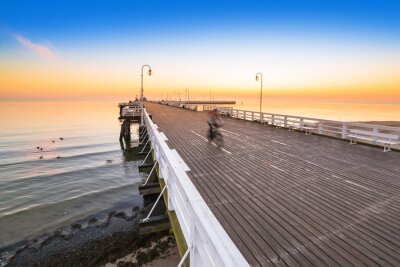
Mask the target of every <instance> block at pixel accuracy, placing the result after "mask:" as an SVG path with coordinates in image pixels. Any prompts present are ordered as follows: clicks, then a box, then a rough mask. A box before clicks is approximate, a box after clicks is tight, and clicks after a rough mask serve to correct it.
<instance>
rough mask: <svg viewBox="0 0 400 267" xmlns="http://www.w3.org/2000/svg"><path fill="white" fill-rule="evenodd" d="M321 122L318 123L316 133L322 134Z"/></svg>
mask: <svg viewBox="0 0 400 267" xmlns="http://www.w3.org/2000/svg"><path fill="white" fill-rule="evenodd" d="M322 123H323V122H322V121H318V133H319V134H322Z"/></svg>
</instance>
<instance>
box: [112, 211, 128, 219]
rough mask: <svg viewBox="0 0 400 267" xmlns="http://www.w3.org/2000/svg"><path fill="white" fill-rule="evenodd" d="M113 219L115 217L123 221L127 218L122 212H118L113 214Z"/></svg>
mask: <svg viewBox="0 0 400 267" xmlns="http://www.w3.org/2000/svg"><path fill="white" fill-rule="evenodd" d="M114 217H117V218H124V219H126V218H127V216H126V213H125V212H123V211H120V212H117V213H115V214H114Z"/></svg>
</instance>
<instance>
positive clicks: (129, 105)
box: [118, 100, 143, 122]
mask: <svg viewBox="0 0 400 267" xmlns="http://www.w3.org/2000/svg"><path fill="white" fill-rule="evenodd" d="M118 108H119V119H120V120H123V119H128V118H129V119H131V120H132V121H136V122H140V119H141V114H142V109H143V103H142V102H140V101H139V100H135V101H129V102H122V103H119V104H118Z"/></svg>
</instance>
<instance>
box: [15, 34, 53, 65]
mask: <svg viewBox="0 0 400 267" xmlns="http://www.w3.org/2000/svg"><path fill="white" fill-rule="evenodd" d="M15 38H16V39H17V41H18V42H19V43H20V44H21V45H22V46H23V47H25V48H26V49H28V50H30V51H32V52H33V53H35V54H36V55H38V56H40V57H41V58H44V59H50V60H52V59H55V58H56V53H55V52H54V51H53V50H52V49H51V48H50V47H48V46H46V45H43V44H39V43H34V42H32V41H31V40H29V39H28V38H26V37H24V36H22V35H20V34H18V35H16V36H15Z"/></svg>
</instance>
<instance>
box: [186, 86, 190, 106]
mask: <svg viewBox="0 0 400 267" xmlns="http://www.w3.org/2000/svg"><path fill="white" fill-rule="evenodd" d="M185 92H187V95H188V100H187V101H188V102H187V103H188V104H189V88H186V89H185Z"/></svg>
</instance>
